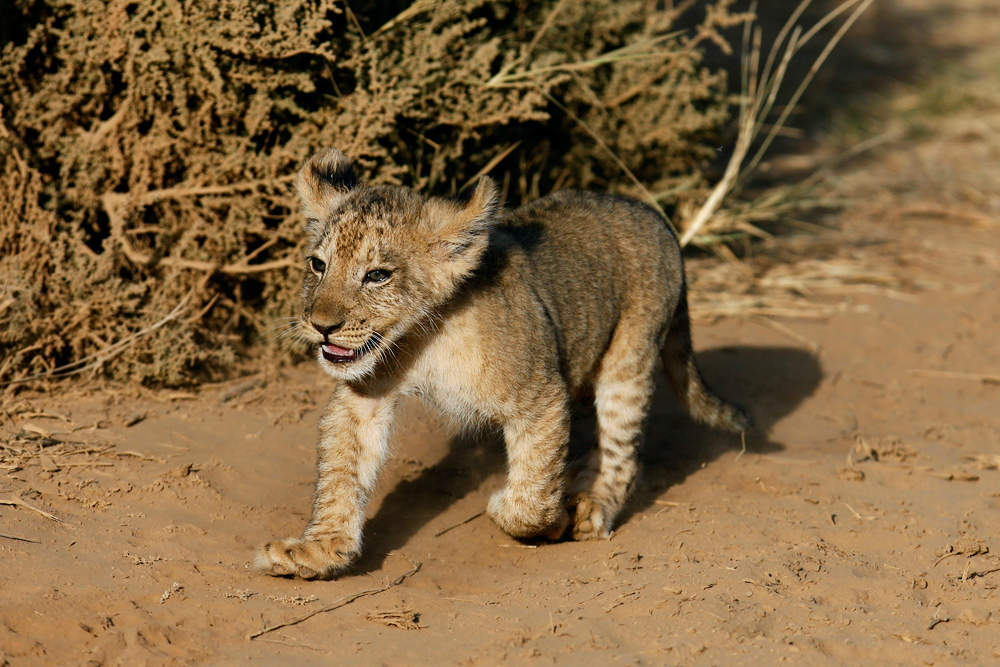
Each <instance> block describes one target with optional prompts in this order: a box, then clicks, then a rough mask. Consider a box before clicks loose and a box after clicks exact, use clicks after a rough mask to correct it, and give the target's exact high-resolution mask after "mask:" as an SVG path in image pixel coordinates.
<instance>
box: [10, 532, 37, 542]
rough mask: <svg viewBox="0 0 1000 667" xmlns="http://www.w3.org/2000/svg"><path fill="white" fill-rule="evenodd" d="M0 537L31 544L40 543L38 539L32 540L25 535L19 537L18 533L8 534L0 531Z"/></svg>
mask: <svg viewBox="0 0 1000 667" xmlns="http://www.w3.org/2000/svg"><path fill="white" fill-rule="evenodd" d="M0 537H6V538H7V539H8V540H17V541H18V542H31V543H32V544H41V542H39V541H38V540H32V539H30V538H27V537H20V536H18V535H8V534H7V533H0Z"/></svg>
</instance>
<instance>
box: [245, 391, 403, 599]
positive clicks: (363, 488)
mask: <svg viewBox="0 0 1000 667" xmlns="http://www.w3.org/2000/svg"><path fill="white" fill-rule="evenodd" d="M394 404H395V400H394V398H385V397H381V398H372V397H368V396H363V395H361V394H359V393H357V392H356V391H355V390H354V389H352V388H351V387H350V386H348V385H346V384H344V385H341V386H339V387H338V388H337V389H336V390H334V393H333V396H332V397H331V399H330V403H329V405H328V406H327V408H326V411H325V412H324V414H323V418H322V420H321V422H320V439H319V446H318V470H317V474H316V492H315V495H314V497H313V511H312V519H311V520H310V521H309V525H308V526H307V527H306V530H305V532H304V533H303V535H302V537H292V538H288V539H285V540H281V541H276V542H268V543H267V544H265V545H264V546H263V547H262V548H261V550H260V551H259V552H258V554H257V559H256V565H257V568H258V569H260V570H261V571H262V572H264V573H266V574H270V575H273V576H285V575H295V576H299V577H302V578H303V579H317V578H319V579H325V578H329V577H332V576H333V575H335V574H337V573H338V572H340V571H341V570H344V569H345V568H347V566H348V565H350V564H351V562H352V561H354V559H355V558H357V556H358V554H359V553H360V552H361V529H362V525H363V523H364V516H365V505H366V504H367V501H368V496H369V495H370V494H371V492H372V490H373V489H374V487H375V482H376V479H377V477H378V472H379V470H380V469H381V467H382V464H383V462H384V461H385V456H386V451H387V449H388V440H389V429H390V426H391V423H392V412H393V407H394Z"/></svg>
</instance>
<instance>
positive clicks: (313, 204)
mask: <svg viewBox="0 0 1000 667" xmlns="http://www.w3.org/2000/svg"><path fill="white" fill-rule="evenodd" d="M360 184H361V180H360V179H359V178H358V172H357V170H356V169H355V167H354V162H352V161H351V159H350V158H349V157H347V156H346V155H344V154H343V153H341V152H340V151H338V150H337V149H335V148H328V149H326V150H323V151H320V152H319V153H316V155H314V156H312V157H311V158H309V160H308V161H307V162H306V163H305V164H304V165H302V168H301V169H299V178H298V190H299V196H300V197H301V198H302V212H303V213H304V214H305V216H306V219H307V220H309V221H310V226H311V225H312V224H314V223H313V221H314V220H316V221H318V220H323V218H325V217H326V215H325V211H328V210H329V209H330V207H331V206H335V205H336V204H337V203H339V202H340V201H341V200H342V199H343V198H344V197H345V196H346V195H347V194H348V193H349V192H350V191H351V190H353V189H354V188H356V187H358V186H359V185H360Z"/></svg>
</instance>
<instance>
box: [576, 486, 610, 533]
mask: <svg viewBox="0 0 1000 667" xmlns="http://www.w3.org/2000/svg"><path fill="white" fill-rule="evenodd" d="M573 502H574V505H575V506H576V511H575V513H574V517H573V539H574V540H578V541H582V540H606V539H608V538H610V537H611V525H610V521H609V520H608V518H607V516H606V514H605V512H604V510H603V509H601V507H599V506H598V505H597V503H595V502H594V501H593V500H592V499H591V498H590V497H589V496H587V495H586V494H583V493H580V494H577V496H576V497H575V498H574V499H573Z"/></svg>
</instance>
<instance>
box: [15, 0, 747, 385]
mask: <svg viewBox="0 0 1000 667" xmlns="http://www.w3.org/2000/svg"><path fill="white" fill-rule="evenodd" d="M692 4H694V3H693V2H681V3H676V4H674V3H666V5H665V6H666V7H667V8H664V4H663V3H656V2H646V1H639V0H619V1H610V0H574V1H569V0H560V1H558V2H556V1H546V2H536V3H528V2H523V3H520V6H519V7H518V9H516V10H515V9H512V8H511V7H510V5H509V3H502V2H490V1H488V0H462V1H460V0H437V1H435V0H417V1H416V2H414V3H413V4H412V5H410V6H408V7H407V6H405V5H404V6H399V5H398V3H376V2H370V3H368V4H365V3H363V2H358V3H352V4H351V5H350V6H348V5H347V4H345V3H343V2H340V1H337V0H292V1H290V2H284V3H266V2H261V1H259V0H205V1H203V2H189V3H135V2H126V1H122V0H108V1H105V0H19V2H16V3H14V5H13V8H12V10H11V11H9V12H8V15H7V16H5V21H8V23H7V24H6V26H5V27H4V29H3V33H2V37H3V38H4V39H7V40H9V41H8V43H7V44H6V45H4V46H3V50H2V54H0V104H2V116H0V178H2V180H0V285H2V290H3V291H2V294H0V355H2V358H0V382H9V381H11V380H19V379H24V378H28V377H32V376H37V375H39V374H46V373H48V374H51V373H52V372H53V371H55V370H57V369H62V371H63V372H65V371H77V372H78V371H87V372H88V373H100V374H103V375H105V376H107V377H112V378H116V379H125V378H131V379H134V380H136V381H141V382H147V383H156V384H168V385H176V384H181V383H185V382H190V381H192V380H195V379H200V378H205V377H210V376H212V375H219V374H224V373H225V372H226V371H227V369H229V368H232V365H233V362H234V361H236V360H239V359H250V358H252V359H261V358H273V357H274V356H275V355H274V354H273V352H274V350H275V348H276V347H277V345H278V344H277V342H275V338H276V337H275V336H274V335H273V333H272V332H273V330H274V329H275V325H276V324H277V323H278V322H280V321H281V318H282V317H290V316H293V315H294V314H295V312H296V302H297V299H298V294H297V292H298V290H297V287H296V285H297V283H298V281H299V279H300V268H299V264H300V261H301V259H300V257H301V256H300V249H299V244H300V239H301V234H300V225H301V222H302V221H301V220H300V218H299V214H298V211H297V204H296V202H295V198H294V195H293V192H292V189H291V187H292V179H293V175H294V171H295V169H296V167H297V165H298V164H299V163H300V162H301V161H302V160H303V159H305V158H306V157H307V156H308V155H309V154H310V153H312V152H313V151H315V150H317V149H318V148H320V147H324V146H336V147H338V148H340V149H342V150H344V151H345V152H347V153H348V154H349V155H351V156H352V157H354V158H355V159H357V160H358V161H359V163H360V164H361V165H362V167H363V168H364V169H365V171H366V172H367V175H368V176H369V177H370V178H373V179H374V180H376V181H379V182H392V183H401V184H405V185H409V186H412V187H415V188H418V189H420V190H422V191H425V192H435V193H451V192H456V191H457V190H459V189H461V188H462V187H464V186H465V185H466V184H468V183H469V182H470V181H471V180H473V179H474V178H475V177H476V176H477V175H478V174H480V173H483V172H485V171H487V170H489V171H491V172H492V173H493V174H494V175H495V176H496V177H497V178H498V179H499V180H500V181H501V182H503V183H504V187H505V190H506V193H507V197H508V200H509V201H510V202H512V203H517V202H518V201H523V200H527V199H530V198H533V197H535V196H538V194H539V193H544V192H546V191H549V190H551V189H558V188H562V187H590V188H600V189H618V190H625V191H630V192H631V193H632V194H636V195H638V196H641V197H643V198H645V199H647V200H649V201H656V202H659V203H660V204H662V205H665V206H666V205H671V206H674V205H677V204H679V203H682V202H683V201H684V200H686V199H693V200H698V199H699V198H701V199H704V197H705V193H706V186H705V183H704V179H703V177H702V171H703V169H704V166H705V163H706V161H707V160H708V159H709V158H710V157H711V155H712V152H713V146H714V144H713V143H712V140H713V138H714V135H715V133H716V132H717V130H718V128H719V127H720V125H721V124H722V123H723V122H724V120H725V118H726V113H727V98H726V93H725V77H724V75H722V74H720V73H717V72H710V71H707V70H706V69H705V68H704V67H703V66H702V65H701V59H702V51H703V49H705V48H709V47H710V48H721V49H723V50H726V49H728V45H727V44H726V43H725V41H724V40H723V39H722V38H721V37H720V33H719V31H720V30H722V29H724V28H727V27H732V26H734V25H736V24H737V23H739V22H740V21H741V20H743V17H742V16H740V15H734V14H733V13H731V12H730V10H729V7H730V4H731V3H730V1H729V0H719V1H718V2H711V3H704V4H702V5H701V6H700V7H699V8H698V11H699V14H698V16H697V18H695V19H693V20H692V19H690V18H689V19H688V20H689V23H690V24H692V25H693V27H692V28H690V29H687V30H684V31H679V30H677V26H678V25H679V23H678V22H679V21H680V20H681V19H682V18H683V14H684V12H685V11H688V9H689V8H690V6H691V5H692ZM8 5H10V3H8ZM386 7H394V9H393V10H392V12H389V11H388V10H387V9H386Z"/></svg>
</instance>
